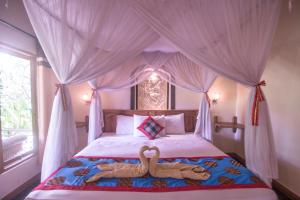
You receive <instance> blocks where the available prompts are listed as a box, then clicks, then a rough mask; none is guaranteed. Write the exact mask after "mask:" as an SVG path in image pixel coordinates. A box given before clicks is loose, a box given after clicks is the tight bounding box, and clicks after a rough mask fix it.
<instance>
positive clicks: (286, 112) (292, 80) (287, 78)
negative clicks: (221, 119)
mask: <svg viewBox="0 0 300 200" xmlns="http://www.w3.org/2000/svg"><path fill="white" fill-rule="evenodd" d="M282 5H283V6H282V10H281V16H280V18H279V24H278V28H277V31H276V33H275V38H274V41H273V47H272V50H271V55H270V57H269V59H268V62H267V66H266V70H265V72H264V74H263V77H262V80H266V83H267V86H266V87H263V91H264V92H265V96H266V99H267V101H268V105H269V109H270V116H271V122H272V128H273V133H274V140H275V148H276V151H277V157H278V161H279V162H278V165H279V180H278V181H279V182H280V183H281V184H283V185H284V186H286V187H288V188H289V189H290V190H292V191H293V192H295V193H296V194H298V195H300V159H299V154H300V145H299V142H300V132H299V130H300V123H299V119H300V105H299V99H300V92H299V91H300V90H299V88H300V1H293V10H292V12H291V13H289V12H288V8H287V4H282ZM237 92H238V95H237V102H238V103H237V115H238V116H240V119H244V115H245V106H244V105H246V104H247V96H248V94H249V89H248V88H245V87H243V86H241V85H239V86H238V90H237Z"/></svg>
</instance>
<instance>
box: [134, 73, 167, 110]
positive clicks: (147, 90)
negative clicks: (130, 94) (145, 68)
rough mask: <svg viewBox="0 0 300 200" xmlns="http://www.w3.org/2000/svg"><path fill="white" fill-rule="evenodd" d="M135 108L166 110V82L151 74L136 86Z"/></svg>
mask: <svg viewBox="0 0 300 200" xmlns="http://www.w3.org/2000/svg"><path fill="white" fill-rule="evenodd" d="M137 87H138V88H137V94H138V95H137V109H139V110H167V109H168V97H169V89H168V87H169V86H168V82H166V81H165V80H163V79H162V78H161V77H159V76H157V75H155V74H153V75H151V76H150V77H149V78H148V79H147V80H145V81H143V82H142V83H140V84H138V86H137Z"/></svg>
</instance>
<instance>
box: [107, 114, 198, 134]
mask: <svg viewBox="0 0 300 200" xmlns="http://www.w3.org/2000/svg"><path fill="white" fill-rule="evenodd" d="M180 113H184V124H185V131H186V132H194V130H195V126H196V121H197V115H198V110H103V118H104V130H103V131H104V132H115V131H116V125H117V123H116V118H117V115H127V116H133V115H134V114H136V115H145V116H148V115H151V116H154V115H176V114H180Z"/></svg>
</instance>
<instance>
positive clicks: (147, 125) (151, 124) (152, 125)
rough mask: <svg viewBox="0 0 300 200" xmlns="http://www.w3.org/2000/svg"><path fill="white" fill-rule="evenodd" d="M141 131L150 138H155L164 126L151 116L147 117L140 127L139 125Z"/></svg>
mask: <svg viewBox="0 0 300 200" xmlns="http://www.w3.org/2000/svg"><path fill="white" fill-rule="evenodd" d="M137 129H139V130H140V131H141V132H143V133H144V134H145V135H146V136H147V137H148V138H149V139H150V140H153V139H155V137H156V136H157V135H158V134H159V132H161V131H162V130H163V129H164V127H163V126H161V125H160V124H159V123H158V122H157V121H155V120H154V119H153V118H152V117H151V116H149V117H148V118H147V119H145V120H144V121H143V122H142V124H141V125H139V127H137Z"/></svg>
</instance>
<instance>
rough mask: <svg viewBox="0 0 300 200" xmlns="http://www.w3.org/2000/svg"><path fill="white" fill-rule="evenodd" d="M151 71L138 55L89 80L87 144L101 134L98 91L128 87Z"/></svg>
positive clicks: (102, 125)
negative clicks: (89, 101)
mask: <svg viewBox="0 0 300 200" xmlns="http://www.w3.org/2000/svg"><path fill="white" fill-rule="evenodd" d="M152 72H153V70H152V69H151V68H149V67H148V66H147V65H146V64H144V61H143V56H141V55H139V56H136V57H135V58H134V59H132V60H130V61H128V62H127V63H125V64H123V65H121V66H119V67H118V68H117V69H115V70H113V71H110V72H109V73H106V74H105V75H103V76H99V77H98V78H97V79H93V80H91V81H89V85H90V87H91V88H92V90H93V93H92V97H91V105H90V112H89V132H88V144H90V143H91V142H92V141H94V140H95V139H96V138H98V137H99V136H101V134H102V128H103V127H104V120H103V111H102V104H101V96H100V94H99V92H101V91H114V90H120V89H125V88H130V87H132V86H134V85H136V84H138V83H140V82H142V81H143V80H145V79H146V78H147V77H149V76H150V75H151V74H152Z"/></svg>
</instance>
